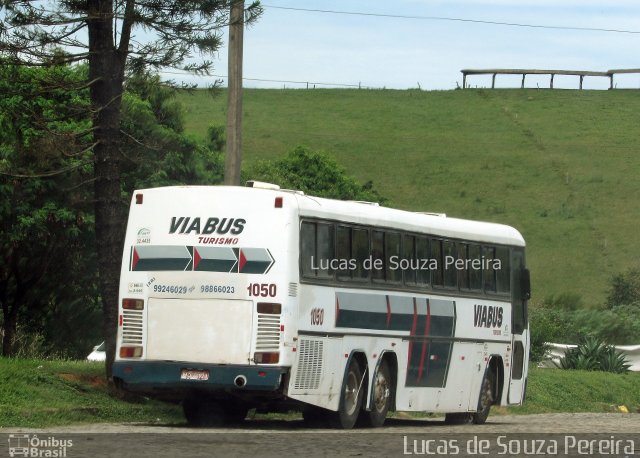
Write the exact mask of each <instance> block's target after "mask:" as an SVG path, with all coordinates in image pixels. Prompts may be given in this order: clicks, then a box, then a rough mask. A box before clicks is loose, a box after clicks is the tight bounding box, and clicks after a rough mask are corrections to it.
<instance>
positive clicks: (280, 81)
mask: <svg viewBox="0 0 640 458" xmlns="http://www.w3.org/2000/svg"><path fill="white" fill-rule="evenodd" d="M160 73H166V74H168V75H190V76H194V74H193V73H189V72H186V71H176V70H163V71H161V72H160ZM195 76H200V77H203V75H195ZM206 76H211V77H213V78H223V79H226V78H227V76H226V75H206ZM242 79H243V80H245V81H257V82H262V83H285V84H306V85H308V86H338V87H353V88H359V89H371V88H370V87H368V86H363V85H361V84H345V83H320V82H315V81H294V80H272V79H265V78H244V77H243V78H242Z"/></svg>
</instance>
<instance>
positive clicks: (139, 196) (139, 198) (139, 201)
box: [136, 194, 144, 205]
mask: <svg viewBox="0 0 640 458" xmlns="http://www.w3.org/2000/svg"><path fill="white" fill-rule="evenodd" d="M143 201H144V194H136V205H142V202H143Z"/></svg>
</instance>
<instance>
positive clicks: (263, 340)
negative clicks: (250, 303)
mask: <svg viewBox="0 0 640 458" xmlns="http://www.w3.org/2000/svg"><path fill="white" fill-rule="evenodd" d="M279 349H280V315H270V314H262V313H259V314H258V333H257V335H256V351H278V350H279Z"/></svg>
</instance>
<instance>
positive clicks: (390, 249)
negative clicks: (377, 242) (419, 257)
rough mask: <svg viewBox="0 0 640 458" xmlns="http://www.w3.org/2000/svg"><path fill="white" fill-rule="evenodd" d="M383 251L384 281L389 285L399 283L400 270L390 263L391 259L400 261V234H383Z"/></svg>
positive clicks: (400, 279) (400, 277) (400, 278)
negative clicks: (389, 283)
mask: <svg viewBox="0 0 640 458" xmlns="http://www.w3.org/2000/svg"><path fill="white" fill-rule="evenodd" d="M384 251H385V267H386V269H385V270H386V279H387V281H388V282H391V283H400V282H401V281H402V270H401V269H400V268H398V266H397V265H394V264H393V263H392V262H390V260H391V259H394V260H396V264H397V261H399V260H400V234H399V233H397V232H385V234H384Z"/></svg>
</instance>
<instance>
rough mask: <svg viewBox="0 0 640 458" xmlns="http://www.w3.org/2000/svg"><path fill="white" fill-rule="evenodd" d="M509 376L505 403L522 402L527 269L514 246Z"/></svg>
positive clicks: (520, 251)
mask: <svg viewBox="0 0 640 458" xmlns="http://www.w3.org/2000/svg"><path fill="white" fill-rule="evenodd" d="M511 279H512V283H511V284H512V288H511V334H512V340H511V346H512V352H511V377H510V383H509V397H508V402H509V404H519V403H521V402H522V401H523V396H524V390H525V385H526V380H527V365H528V363H529V361H528V359H529V351H528V348H529V326H528V317H527V301H528V300H529V297H530V296H531V286H530V280H529V271H528V270H527V269H526V267H525V262H524V249H522V248H514V249H513V250H512V252H511Z"/></svg>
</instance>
